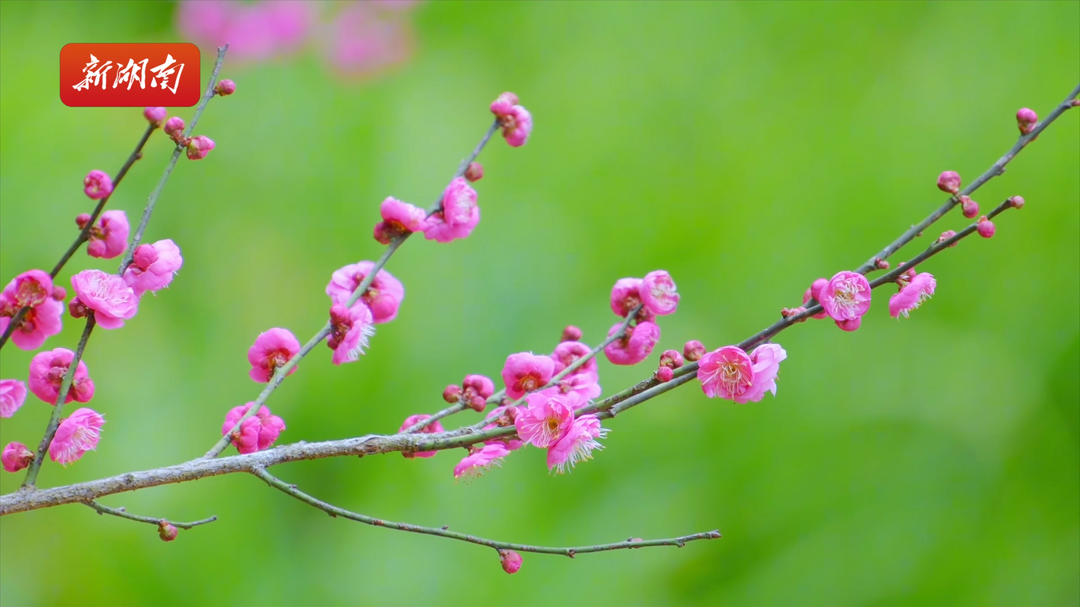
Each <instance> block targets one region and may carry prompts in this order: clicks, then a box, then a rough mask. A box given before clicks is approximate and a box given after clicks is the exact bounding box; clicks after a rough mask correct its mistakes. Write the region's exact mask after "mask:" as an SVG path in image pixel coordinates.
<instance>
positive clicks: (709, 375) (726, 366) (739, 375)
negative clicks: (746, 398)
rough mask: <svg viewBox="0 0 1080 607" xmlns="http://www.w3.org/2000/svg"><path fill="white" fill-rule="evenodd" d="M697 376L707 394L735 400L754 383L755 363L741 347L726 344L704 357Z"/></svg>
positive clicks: (711, 396) (712, 396)
mask: <svg viewBox="0 0 1080 607" xmlns="http://www.w3.org/2000/svg"><path fill="white" fill-rule="evenodd" d="M697 378H698V381H700V382H701V389H702V391H703V392H705V396H708V397H709V398H717V397H719V398H726V399H729V400H735V398H737V397H739V396H742V395H743V394H744V393H745V392H746V391H747V390H749V389H750V386H751V384H753V381H754V363H753V361H752V360H750V356H749V355H748V354H747V353H746V352H744V351H743V350H742V349H741V348H739V347H737V346H724V347H723V348H720V349H718V350H713V351H712V352H709V353H708V354H706V355H705V356H704V357H702V359H701V361H700V362H699V363H698V371H697Z"/></svg>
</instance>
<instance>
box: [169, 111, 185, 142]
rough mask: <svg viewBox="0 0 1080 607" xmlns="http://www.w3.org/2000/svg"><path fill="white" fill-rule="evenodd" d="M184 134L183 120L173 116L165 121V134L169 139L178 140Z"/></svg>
mask: <svg viewBox="0 0 1080 607" xmlns="http://www.w3.org/2000/svg"><path fill="white" fill-rule="evenodd" d="M183 133H184V119H183V118H181V117H179V116H173V117H172V118H169V119H168V120H166V121H165V134H166V135H168V136H169V137H171V138H172V139H173V140H174V141H175V140H176V139H179V138H180V136H181V135H183Z"/></svg>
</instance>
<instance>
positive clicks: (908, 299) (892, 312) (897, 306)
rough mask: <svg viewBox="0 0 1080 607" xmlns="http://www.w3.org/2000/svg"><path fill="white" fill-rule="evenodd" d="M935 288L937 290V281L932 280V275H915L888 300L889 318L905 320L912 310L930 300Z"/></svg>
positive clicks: (924, 273) (925, 273)
mask: <svg viewBox="0 0 1080 607" xmlns="http://www.w3.org/2000/svg"><path fill="white" fill-rule="evenodd" d="M935 288H937V281H936V280H934V275H933V274H930V273H927V272H923V273H921V274H916V275H915V278H913V279H912V280H911V282H910V283H908V284H907V286H905V287H903V288H902V289H900V292H899V293H897V294H896V295H893V296H892V297H890V298H889V316H892V317H893V318H900V315H903V316H904V318H907V317H908V314H909V313H910V312H911V311H912V310H914V309H915V308H918V307H919V306H920V305H922V302H924V301H926V300H927V299H930V296H931V295H933V294H934V289H935Z"/></svg>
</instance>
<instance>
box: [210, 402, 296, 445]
mask: <svg viewBox="0 0 1080 607" xmlns="http://www.w3.org/2000/svg"><path fill="white" fill-rule="evenodd" d="M254 404H255V403H253V402H252V403H247V404H246V405H240V406H238V407H233V408H232V409H230V410H229V412H228V413H227V414H225V423H224V424H222V425H221V435H222V436H228V435H229V431H230V430H232V429H233V426H235V425H236V422H238V421H240V418H241V417H243V416H244V414H245V413H247V412H248V409H250V408H251V406H252V405H254ZM283 430H285V422H284V421H282V420H281V418H280V417H278V416H276V415H271V414H270V409H267V408H266V406H265V405H264V406H262V407H259V410H258V412H256V413H255V415H252V416H251V417H249V418H247V419H245V420H244V423H243V424H241V425H240V429H239V430H238V431H237V432H236V434H233V435H232V444H233V445H234V446H236V450H237V451H239V452H240V453H255V452H256V451H262V450H263V449H266V448H267V447H269V446H270V445H272V444H274V441H276V440H277V439H278V436H279V435H280V434H281V432H282V431H283Z"/></svg>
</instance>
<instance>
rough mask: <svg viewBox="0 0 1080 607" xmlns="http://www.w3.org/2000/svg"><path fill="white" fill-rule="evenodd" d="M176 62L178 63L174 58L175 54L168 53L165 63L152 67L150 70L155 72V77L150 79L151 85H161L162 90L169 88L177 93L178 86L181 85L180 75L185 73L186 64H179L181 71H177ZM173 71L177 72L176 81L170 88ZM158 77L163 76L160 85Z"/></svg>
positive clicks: (168, 89)
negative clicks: (170, 77)
mask: <svg viewBox="0 0 1080 607" xmlns="http://www.w3.org/2000/svg"><path fill="white" fill-rule="evenodd" d="M174 63H176V60H175V59H173V56H172V55H169V54H166V55H165V62H164V63H162V64H161V65H159V66H157V67H154V68H150V71H151V72H153V73H154V77H153V78H152V79H151V80H150V86H161V90H163V91H165V90H167V91H170V92H172V93H174V94H175V93H176V87H178V86H180V75H181V74H183V73H184V64H183V63H180V64H178V65H179V68H180V71H177V68H176V66H173V64H174ZM173 72H176V81H175V82H173V86H172V88H169V76H172V74H173ZM158 78H161V83H160V85H159V84H158Z"/></svg>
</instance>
